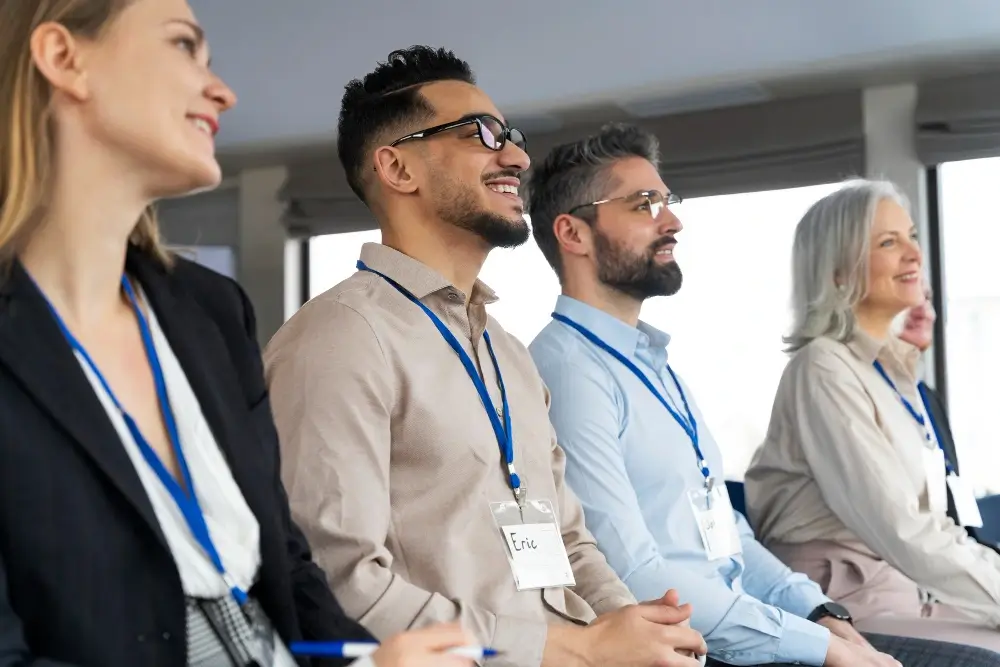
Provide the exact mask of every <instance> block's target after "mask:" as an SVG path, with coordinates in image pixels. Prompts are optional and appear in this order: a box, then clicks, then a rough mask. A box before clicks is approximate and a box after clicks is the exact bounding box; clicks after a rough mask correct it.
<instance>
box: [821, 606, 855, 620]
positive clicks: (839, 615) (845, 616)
mask: <svg viewBox="0 0 1000 667" xmlns="http://www.w3.org/2000/svg"><path fill="white" fill-rule="evenodd" d="M826 611H827V612H828V613H829V614H830V616H833V617H834V618H836V619H840V620H841V621H849V620H851V612H849V611H847V607H845V606H843V605H840V604H837V603H836V602H827V603H826Z"/></svg>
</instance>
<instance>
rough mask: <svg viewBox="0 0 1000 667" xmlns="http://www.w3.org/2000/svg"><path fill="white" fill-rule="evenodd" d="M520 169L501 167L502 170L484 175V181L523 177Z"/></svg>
mask: <svg viewBox="0 0 1000 667" xmlns="http://www.w3.org/2000/svg"><path fill="white" fill-rule="evenodd" d="M521 173H522V172H521V170H520V169H501V170H500V171H494V172H492V173H489V174H486V175H485V176H483V183H485V182H487V181H492V180H493V179H495V178H517V179H520V178H521Z"/></svg>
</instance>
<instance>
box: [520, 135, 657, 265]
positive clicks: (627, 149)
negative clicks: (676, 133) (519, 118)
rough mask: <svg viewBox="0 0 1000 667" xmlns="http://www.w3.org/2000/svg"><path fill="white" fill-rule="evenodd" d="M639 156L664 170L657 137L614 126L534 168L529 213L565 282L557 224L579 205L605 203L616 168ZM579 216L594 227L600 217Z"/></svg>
mask: <svg viewBox="0 0 1000 667" xmlns="http://www.w3.org/2000/svg"><path fill="white" fill-rule="evenodd" d="M631 157H639V158H643V159H645V160H648V161H649V162H651V163H652V164H653V166H655V167H656V168H657V169H659V166H660V144H659V141H657V139H656V136H655V135H653V134H652V133H650V132H647V131H646V130H643V129H641V128H639V127H636V126H635V125H628V124H624V123H609V124H607V125H605V126H604V127H602V128H601V129H600V131H599V132H598V133H597V134H593V135H591V136H589V137H585V138H583V139H580V140H579V141H574V142H571V143H567V144H562V145H561V146H557V147H555V148H554V149H552V152H550V153H549V154H548V155H547V156H545V159H544V160H542V161H541V162H540V163H539V164H537V165H535V166H534V167H532V170H531V174H530V178H529V180H528V188H527V191H528V194H527V201H528V214H529V215H530V216H531V227H532V231H533V233H534V236H535V242H536V243H537V244H538V247H539V249H540V250H541V251H542V254H543V255H545V259H547V260H548V262H549V264H550V265H551V266H552V268H553V269H555V272H556V274H557V275H560V277H561V268H562V260H561V258H560V255H559V241H558V240H557V239H556V236H555V231H554V230H553V224H554V223H555V220H556V218H557V217H559V216H560V215H561V214H563V213H566V212H568V211H569V210H570V209H572V208H573V207H575V206H579V205H581V204H588V203H590V202H594V201H598V200H600V199H603V198H604V197H605V195H606V193H607V190H608V189H610V187H611V185H612V184H611V179H610V169H611V167H612V166H613V165H614V164H615V163H616V162H618V161H620V160H624V159H626V158H631ZM574 215H576V216H577V217H579V218H581V219H583V220H584V221H586V222H588V223H591V224H593V222H594V220H595V217H596V213H595V212H594V211H592V210H590V209H581V210H580V211H579V213H575V214H574Z"/></svg>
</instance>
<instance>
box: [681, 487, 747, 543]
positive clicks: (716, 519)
mask: <svg viewBox="0 0 1000 667" xmlns="http://www.w3.org/2000/svg"><path fill="white" fill-rule="evenodd" d="M688 501H690V503H691V510H692V511H693V512H694V518H695V522H696V523H697V524H698V532H699V533H701V543H702V545H703V546H704V547H705V553H706V554H707V556H708V560H719V559H722V558H731V557H733V556H736V555H738V554H741V553H743V544H742V542H741V541H740V534H739V531H738V530H737V528H736V517H735V516H734V514H733V506H732V504H730V502H729V494H728V493H727V492H726V490H725V486H724V485H720V486H714V485H713V487H712V488H711V490H708V489H706V488H704V487H699V488H697V489H692V490H690V491H688Z"/></svg>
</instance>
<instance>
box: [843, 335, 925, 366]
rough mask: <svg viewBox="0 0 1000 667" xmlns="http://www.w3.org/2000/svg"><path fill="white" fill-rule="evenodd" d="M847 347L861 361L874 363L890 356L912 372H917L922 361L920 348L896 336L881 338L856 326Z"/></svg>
mask: <svg viewBox="0 0 1000 667" xmlns="http://www.w3.org/2000/svg"><path fill="white" fill-rule="evenodd" d="M847 347H848V348H849V349H850V350H851V352H853V353H854V355H855V356H856V357H858V358H859V359H861V361H863V362H865V363H867V364H872V363H875V361H876V360H877V359H879V358H880V357H888V358H890V359H893V360H894V361H897V362H898V363H900V364H902V365H903V367H904V368H906V369H907V370H909V371H910V372H916V369H917V365H918V364H919V362H920V350H918V349H917V348H916V347H914V346H913V345H910V344H909V343H907V342H906V341H903V340H900V339H899V338H897V337H896V336H892V335H890V336H889V338H888V340H884V341H883V340H879V339H877V338H875V337H874V336H872V335H870V334H869V333H867V332H866V331H864V330H862V329H861V328H860V327H855V329H854V332H853V334H852V335H851V339H850V340H849V341H847Z"/></svg>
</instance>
